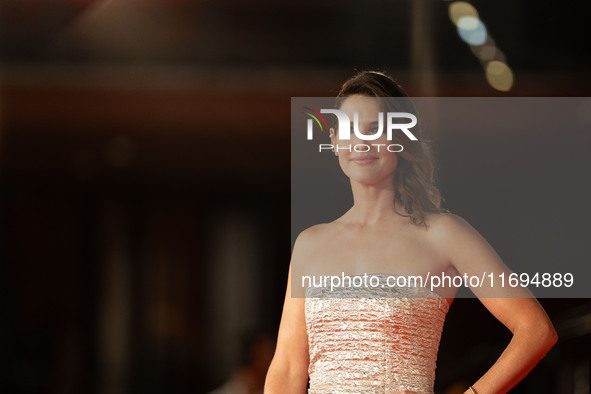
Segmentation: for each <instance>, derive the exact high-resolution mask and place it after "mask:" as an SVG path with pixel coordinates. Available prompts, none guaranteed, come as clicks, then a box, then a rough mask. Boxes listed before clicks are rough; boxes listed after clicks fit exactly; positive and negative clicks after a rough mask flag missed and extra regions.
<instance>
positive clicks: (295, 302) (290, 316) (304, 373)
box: [264, 248, 309, 394]
mask: <svg viewBox="0 0 591 394" xmlns="http://www.w3.org/2000/svg"><path fill="white" fill-rule="evenodd" d="M294 252H295V248H294ZM304 300H305V299H304V298H292V296H291V266H290V269H289V277H288V280H287V291H286V294H285V303H284V305H283V314H282V315H281V323H280V325H279V334H278V336H277V348H276V350H275V355H274V357H273V361H272V362H271V365H270V366H269V371H268V372H267V379H266V380H265V392H264V394H284V393H286V394H289V393H297V394H303V393H305V392H306V388H307V385H308V364H309V355H308V335H307V333H306V321H305V316H304Z"/></svg>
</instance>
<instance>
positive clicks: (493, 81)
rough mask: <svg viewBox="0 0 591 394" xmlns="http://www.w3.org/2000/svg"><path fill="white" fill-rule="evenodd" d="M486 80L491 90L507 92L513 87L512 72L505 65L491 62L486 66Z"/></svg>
mask: <svg viewBox="0 0 591 394" xmlns="http://www.w3.org/2000/svg"><path fill="white" fill-rule="evenodd" d="M486 80H487V81H488V83H489V84H490V85H491V86H492V87H493V88H495V89H497V90H500V91H502V92H507V91H509V90H511V87H512V86H513V71H511V68H510V67H509V66H508V65H507V64H506V63H504V62H501V61H498V60H493V61H492V62H489V63H488V64H487V65H486Z"/></svg>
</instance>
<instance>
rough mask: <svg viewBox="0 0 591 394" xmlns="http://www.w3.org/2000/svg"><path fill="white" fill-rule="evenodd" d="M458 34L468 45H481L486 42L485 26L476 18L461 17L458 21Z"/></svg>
mask: <svg viewBox="0 0 591 394" xmlns="http://www.w3.org/2000/svg"><path fill="white" fill-rule="evenodd" d="M457 27H458V34H459V35H460V38H461V39H462V40H464V41H465V42H466V43H467V44H469V45H482V44H484V43H485V42H486V26H484V23H482V21H481V20H480V19H478V18H475V17H473V16H463V17H461V18H460V19H459V20H458V24H457Z"/></svg>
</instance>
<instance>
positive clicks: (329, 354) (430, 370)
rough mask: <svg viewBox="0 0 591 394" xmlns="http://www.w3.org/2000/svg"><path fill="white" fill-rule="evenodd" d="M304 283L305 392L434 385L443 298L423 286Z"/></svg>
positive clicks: (445, 306) (421, 389)
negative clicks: (326, 285) (338, 285)
mask: <svg viewBox="0 0 591 394" xmlns="http://www.w3.org/2000/svg"><path fill="white" fill-rule="evenodd" d="M373 276H378V277H379V280H380V284H379V285H378V286H375V287H371V286H368V287H341V288H335V289H333V290H331V289H330V288H324V287H309V288H307V289H306V300H305V316H306V329H307V333H308V346H309V354H310V364H309V367H308V374H309V377H310V388H309V393H310V394H345V393H346V394H351V393H375V394H377V393H384V394H386V393H387V394H392V393H397V392H400V391H405V390H407V391H411V392H416V393H433V385H434V382H435V365H436V361H437V351H438V349H439V342H440V340H441V332H442V330H443V323H444V321H445V316H446V315H447V312H448V310H449V306H450V305H449V302H448V301H447V299H446V298H443V297H441V296H440V295H438V294H437V293H434V292H432V291H430V290H429V289H427V288H424V287H390V286H388V285H387V284H386V283H388V282H387V281H386V279H387V277H388V276H390V275H386V274H374V275H373Z"/></svg>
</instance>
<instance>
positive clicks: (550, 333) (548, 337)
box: [524, 319, 558, 354]
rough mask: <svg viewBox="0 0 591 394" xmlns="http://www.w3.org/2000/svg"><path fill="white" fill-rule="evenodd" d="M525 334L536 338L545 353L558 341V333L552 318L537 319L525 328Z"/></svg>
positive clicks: (538, 345)
mask: <svg viewBox="0 0 591 394" xmlns="http://www.w3.org/2000/svg"><path fill="white" fill-rule="evenodd" d="M524 336H526V337H528V338H530V340H531V339H533V340H535V342H536V344H537V346H536V347H539V349H540V351H541V352H542V353H543V354H546V353H547V352H548V351H550V349H552V347H554V345H555V344H556V342H557V341H558V334H557V333H556V330H555V329H554V325H553V324H552V322H551V321H550V319H544V320H542V321H536V322H535V324H530V325H528V326H527V328H526V329H525V330H524Z"/></svg>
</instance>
